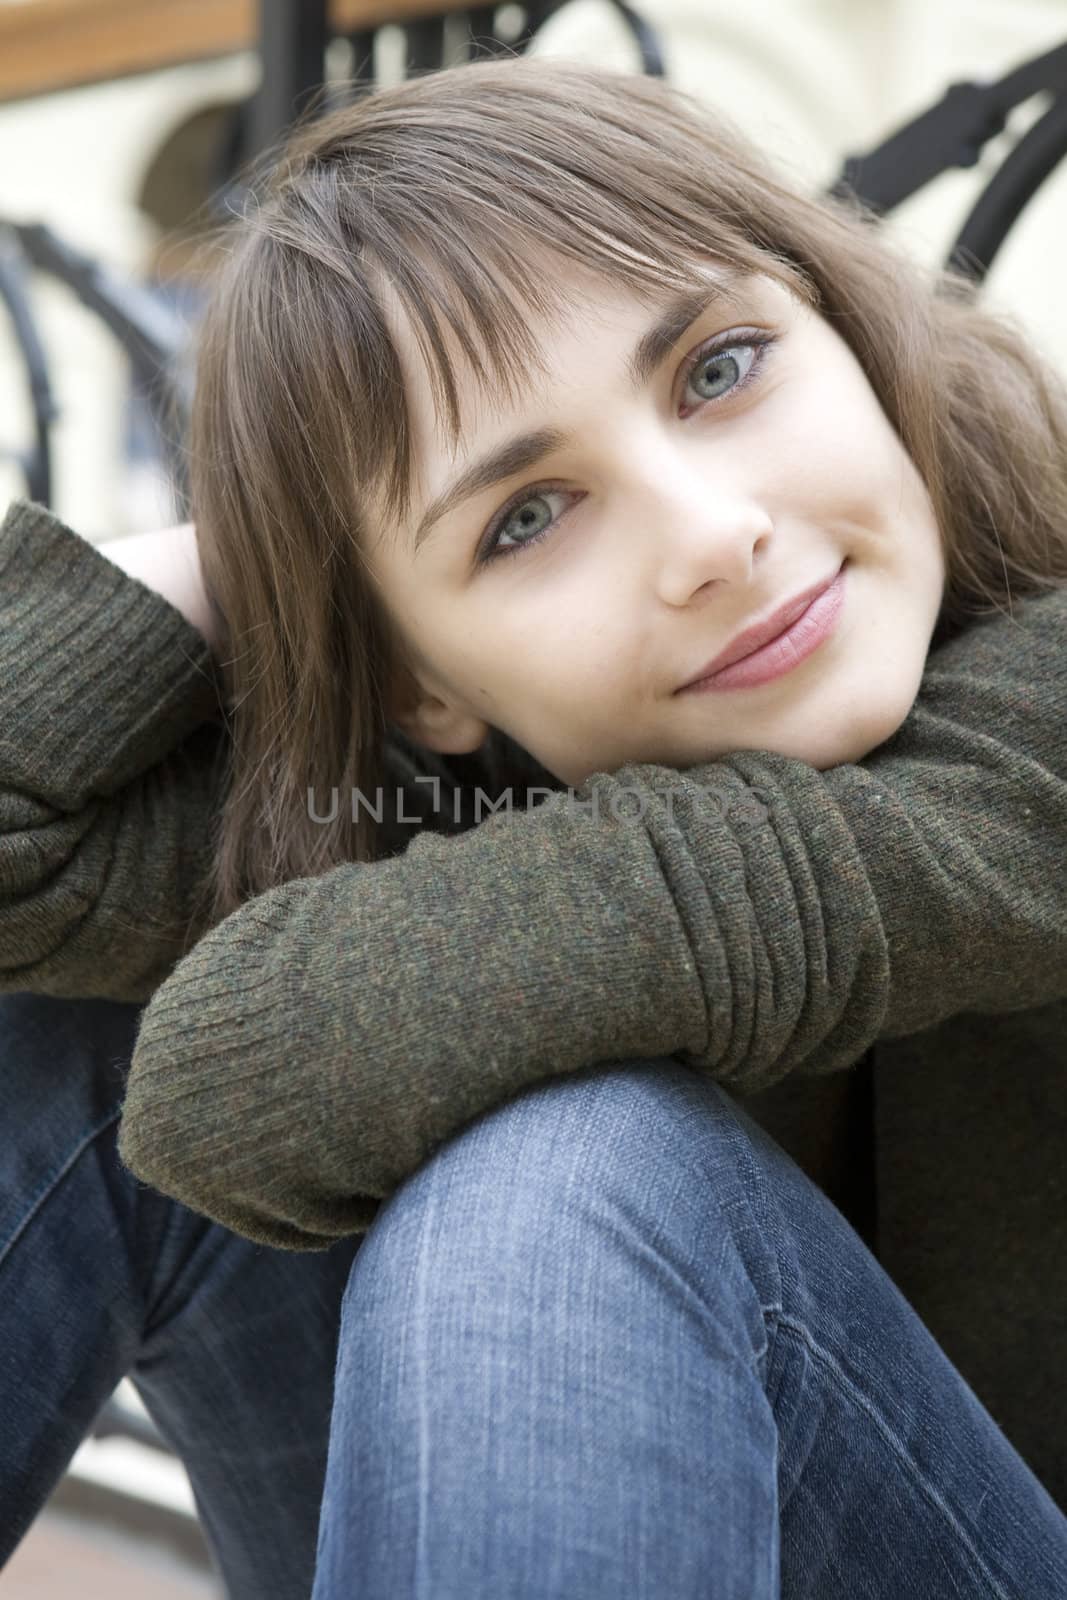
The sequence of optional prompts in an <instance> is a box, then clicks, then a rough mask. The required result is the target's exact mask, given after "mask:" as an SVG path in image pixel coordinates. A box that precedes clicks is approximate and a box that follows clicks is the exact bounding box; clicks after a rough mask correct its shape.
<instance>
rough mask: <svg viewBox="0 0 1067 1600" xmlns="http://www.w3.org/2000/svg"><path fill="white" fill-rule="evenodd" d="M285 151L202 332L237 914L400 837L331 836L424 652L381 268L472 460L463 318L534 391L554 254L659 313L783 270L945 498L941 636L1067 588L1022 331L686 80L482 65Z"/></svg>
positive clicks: (1052, 443)
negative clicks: (454, 358) (395, 620)
mask: <svg viewBox="0 0 1067 1600" xmlns="http://www.w3.org/2000/svg"><path fill="white" fill-rule="evenodd" d="M270 159H271V164H270V166H269V168H265V175H264V176H262V177H261V180H259V181H256V180H253V181H252V183H251V186H250V193H251V194H252V196H253V199H252V202H251V203H250V204H249V205H248V206H247V207H246V209H245V212H244V215H243V216H242V217H241V218H240V219H239V220H238V221H236V223H234V224H232V225H231V227H230V230H229V234H228V237H227V238H226V240H225V247H224V259H223V262H222V265H221V267H220V268H219V271H218V275H217V279H216V281H215V283H214V285H213V288H212V294H211V299H210V303H209V305H208V308H207V310H206V312H205V315H204V317H203V319H202V322H201V325H200V329H199V337H198V342H197V381H196V389H195V399H194V408H193V415H192V427H191V433H190V441H189V448H190V482H191V513H192V516H193V519H194V520H195V523H196V527H197V538H198V542H199V548H200V552H201V561H202V566H203V571H204V576H205V581H206V584H207V587H208V590H209V593H210V594H211V595H212V598H213V600H214V602H215V604H216V606H217V608H218V610H219V612H220V614H221V617H222V618H223V619H224V622H225V626H226V630H227V648H226V649H225V651H224V655H225V657H226V660H225V661H224V663H223V674H224V678H225V688H226V703H227V709H226V718H227V721H228V724H229V731H230V735H231V740H230V751H229V757H228V760H229V767H228V775H227V789H226V798H225V805H224V810H223V814H222V816H221V818H220V822H219V830H218V835H217V852H216V860H215V864H214V869H213V878H212V882H211V885H210V889H211V895H212V900H213V911H212V917H211V920H212V921H216V920H218V919H220V918H221V917H223V916H226V915H228V914H229V912H230V911H232V910H234V909H236V907H237V906H238V905H240V904H241V903H242V902H243V901H244V900H246V899H248V898H250V897H251V896H252V895H255V894H259V893H261V892H263V891H264V890H266V889H268V888H270V887H272V886H274V885H275V884H278V883H281V882H285V881H288V880H291V879H293V878H297V877H305V876H312V875H316V874H319V873H321V872H323V871H326V870H328V869H329V868H330V867H333V866H335V865H337V864H339V863H340V862H343V861H369V860H373V859H375V857H376V856H377V855H379V854H381V853H383V840H385V839H386V838H387V837H388V834H387V830H386V831H383V828H384V825H383V827H379V826H378V825H377V824H376V823H375V820H374V816H373V814H372V813H371V811H369V810H368V809H367V808H365V807H363V806H360V807H359V808H358V814H357V816H356V817H355V819H354V820H353V817H352V815H351V809H350V808H349V807H348V806H347V805H342V806H341V807H340V808H339V810H338V814H337V816H336V817H335V819H334V820H333V821H331V822H329V823H325V822H323V821H322V820H321V818H313V817H312V815H311V814H310V812H311V807H310V806H309V803H308V802H309V791H313V792H314V793H315V795H316V796H317V797H320V799H319V804H320V805H321V797H322V796H324V795H327V794H329V793H330V791H331V790H332V789H333V788H334V787H335V786H336V787H338V788H339V791H340V794H341V795H342V796H347V795H349V794H351V793H353V792H355V791H359V792H360V793H362V794H364V795H375V794H378V793H380V792H381V791H382V789H383V788H384V789H385V790H386V792H388V781H387V780H388V778H389V775H390V769H389V765H388V759H387V748H388V746H387V739H386V735H387V732H388V733H389V737H390V739H392V738H393V737H394V736H395V732H396V730H393V729H391V728H390V727H389V724H388V721H387V715H386V701H385V691H386V687H387V684H388V682H389V681H390V677H391V674H392V673H393V672H394V670H396V669H398V668H402V658H401V654H400V651H399V648H398V643H397V639H396V637H395V635H394V631H393V629H392V628H391V626H390V620H389V618H388V616H387V615H386V613H385V610H384V608H383V606H382V604H381V603H380V600H379V598H378V595H377V593H376V591H375V588H374V586H373V585H372V582H371V580H370V575H369V573H368V571H367V570H366V568H365V566H364V562H363V559H362V556H361V536H362V535H363V533H364V530H365V529H366V528H367V527H368V525H369V517H370V512H369V505H370V503H371V501H372V499H373V500H376V501H377V503H378V504H379V505H381V504H383V503H384V504H385V505H386V506H387V508H388V515H389V516H394V515H395V516H397V517H402V516H404V515H405V514H406V512H407V510H408V507H409V487H410V484H411V478H412V460H411V442H410V441H411V435H410V427H409V419H408V412H407V402H406V398H405V393H404V385H403V382H402V377H401V366H400V362H399V359H398V354H397V351H396V349H395V348H394V344H393V340H392V338H391V336H390V332H389V328H388V325H387V321H386V317H385V315H384V312H383V306H382V304H381V299H380V296H379V295H378V294H376V292H375V280H376V276H377V275H384V277H385V278H386V279H387V280H388V282H389V283H390V285H391V287H392V289H393V290H394V291H395V292H396V293H397V294H398V296H399V299H400V301H401V303H402V304H403V307H404V310H405V312H406V313H407V316H408V317H409V319H410V323H411V326H412V328H413V331H414V333H415V336H416V338H417V340H418V343H419V347H420V350H421V352H422V355H423V358H424V360H425V361H426V364H427V368H428V371H429V373H430V377H431V382H432V384H433V391H434V400H435V406H436V410H437V414H438V416H439V417H440V418H441V419H442V423H443V425H444V426H445V427H446V428H447V429H450V430H451V432H452V438H453V441H454V440H455V438H456V436H457V430H458V426H459V422H458V416H457V409H458V408H457V399H456V383H455V371H454V368H453V366H452V364H451V362H450V359H449V355H448V351H447V348H446V345H445V343H444V341H443V340H442V333H441V328H442V324H441V322H440V320H439V319H443V321H444V323H445V324H447V325H448V326H449V327H450V328H451V329H452V330H453V333H454V335H455V336H456V338H457V339H458V341H459V344H460V347H461V349H462V350H463V352H464V355H465V357H466V359H467V360H468V361H469V363H470V366H471V369H472V371H473V373H474V376H475V378H476V380H477V381H478V382H480V383H482V384H483V385H484V386H485V387H486V390H487V392H488V393H494V392H496V393H499V392H501V391H504V392H507V393H508V394H509V395H510V394H512V393H514V392H515V387H516V386H517V385H519V384H521V382H522V380H523V375H524V373H528V370H529V367H530V364H531V363H536V362H537V360H538V352H537V349H536V345H535V342H534V339H533V335H532V334H531V332H530V328H529V326H528V323H527V320H526V316H527V314H528V313H530V312H532V313H534V315H535V316H536V317H538V318H545V319H548V318H551V316H552V314H553V312H554V311H556V310H558V309H561V308H562V307H561V298H562V291H561V290H560V289H557V288H555V287H554V281H555V280H554V277H553V275H552V274H538V273H535V272H531V271H530V270H529V252H530V249H531V247H532V246H533V245H534V244H536V247H537V249H538V250H539V251H543V250H547V251H549V252H550V253H551V252H555V253H557V254H558V256H559V257H561V258H563V259H564V260H565V261H570V262H574V263H578V264H579V265H580V266H582V267H584V268H586V269H589V270H591V271H592V272H593V273H594V274H596V275H598V276H600V277H601V278H602V280H603V281H604V282H605V283H608V284H610V285H612V286H620V287H624V288H629V289H630V290H632V291H636V292H638V293H641V294H653V295H659V294H662V293H663V292H664V291H665V290H667V289H672V288H675V287H679V288H682V287H688V286H689V285H691V284H694V283H695V282H697V281H706V275H707V270H708V267H709V265H715V266H718V267H724V268H725V269H726V270H727V272H730V271H735V272H740V273H745V272H762V273H766V274H768V275H769V276H771V277H772V278H774V279H776V280H777V281H778V282H780V283H781V284H782V285H783V286H785V287H786V288H788V289H790V290H792V291H793V292H794V293H795V294H798V295H799V296H801V297H802V298H803V299H804V301H805V302H806V303H808V304H809V305H811V306H812V307H813V308H814V309H816V310H817V311H818V312H819V313H820V314H821V315H822V316H823V317H825V318H827V319H828V320H829V321H830V323H831V324H832V325H833V326H834V327H835V328H836V330H837V331H838V333H839V334H840V335H841V336H842V338H843V339H844V340H845V341H846V343H847V344H848V345H849V347H850V348H851V350H852V351H853V353H854V354H855V356H856V358H857V359H858V361H859V363H860V365H861V366H862V368H863V370H864V372H865V373H866V375H867V378H868V380H869V382H870V383H871V385H872V388H873V390H874V393H875V394H876V396H877V398H878V400H879V402H880V403H881V405H882V408H883V410H884V411H885V413H886V416H887V417H888V419H889V421H890V422H891V424H892V425H893V427H894V428H895V429H896V431H897V433H898V435H899V436H900V438H901V440H902V442H903V444H904V446H905V448H906V449H907V450H908V452H909V454H910V455H911V457H912V459H913V460H914V462H915V464H916V466H917V468H918V470H919V472H920V474H921V476H922V478H923V480H924V482H925V484H926V487H927V490H928V492H929V494H930V496H931V499H932V502H933V507H934V511H935V514H936V517H937V521H938V525H939V527H940V530H941V533H942V537H943V540H944V548H945V556H946V570H947V582H946V588H945V597H944V605H943V608H942V613H941V617H940V618H939V623H938V629H939V635H940V636H944V635H946V634H947V632H949V631H953V630H955V629H957V628H959V627H961V626H963V625H964V624H965V623H966V621H967V620H968V619H970V618H975V617H979V616H982V615H986V614H988V613H990V612H992V611H1000V610H1003V609H1004V607H1005V605H1006V606H1007V607H1008V609H1009V613H1010V606H1011V602H1012V600H1013V598H1019V597H1022V596H1024V595H1028V594H1035V593H1039V592H1041V591H1042V590H1047V589H1049V588H1051V587H1054V586H1058V585H1062V584H1064V583H1067V535H1065V531H1064V530H1065V529H1067V395H1065V393H1064V390H1063V388H1062V387H1061V385H1060V382H1059V379H1058V378H1057V377H1056V375H1055V374H1053V373H1052V371H1051V370H1050V369H1049V368H1047V367H1046V366H1045V365H1044V364H1043V363H1042V361H1041V360H1040V359H1039V357H1038V356H1037V354H1036V353H1035V352H1034V351H1033V350H1032V349H1031V347H1030V346H1029V345H1028V344H1027V342H1026V339H1025V337H1024V335H1023V334H1022V333H1021V332H1020V330H1019V329H1018V328H1017V327H1016V326H1015V325H1014V324H1013V323H1012V322H1011V321H1010V319H1008V318H1006V317H1004V316H996V315H994V314H992V313H991V312H990V311H988V310H985V309H983V308H982V307H981V306H979V305H978V304H977V303H976V300H975V291H974V289H973V287H972V286H971V285H969V284H967V283H965V282H963V281H962V280H960V279H956V278H952V277H948V276H945V275H942V274H939V273H933V272H930V271H929V270H927V269H924V268H920V267H919V266H918V265H917V264H915V263H913V262H912V261H910V260H909V259H907V258H906V257H905V256H904V255H903V253H902V252H901V251H900V250H899V248H894V247H892V246H891V244H890V243H889V242H888V241H887V239H886V237H885V236H884V234H883V232H882V231H881V230H880V228H879V225H878V223H877V222H876V221H875V219H873V218H872V217H871V216H869V215H867V214H866V213H865V212H864V211H863V209H862V207H860V206H859V205H858V204H856V203H851V204H844V203H838V202H834V203H831V202H829V201H827V200H824V199H819V198H811V197H808V196H805V195H803V194H800V193H798V192H796V191H795V190H794V189H793V188H792V187H790V186H789V184H788V183H787V182H785V181H783V179H782V178H781V177H780V176H779V175H778V174H777V173H776V172H775V171H774V170H772V169H771V168H770V167H769V166H768V165H767V164H766V163H765V162H764V160H763V159H762V157H761V156H760V155H759V153H758V151H757V150H756V149H755V148H754V146H753V145H752V144H751V143H750V142H749V141H748V140H747V139H745V138H744V137H743V136H742V135H741V134H739V133H738V132H737V131H736V130H735V129H734V128H733V127H731V126H730V125H729V124H728V123H726V122H725V121H724V120H723V119H722V118H721V117H720V116H718V115H717V114H715V113H714V112H713V111H711V110H710V109H709V108H708V107H707V106H705V105H703V104H701V103H699V102H698V101H696V100H695V99H693V98H692V97H690V96H688V95H686V94H683V93H682V92H681V91H680V90H678V89H677V88H674V87H672V86H670V85H668V84H666V83H665V82H663V81H662V80H661V79H656V78H651V77H644V76H639V75H632V76H627V75H622V74H618V73H607V72H601V71H598V70H596V69H593V68H589V67H585V66H582V65H579V64H577V63H570V62H561V61H558V60H555V61H547V60H544V59H538V58H525V57H506V58H503V59H500V58H497V59H487V60H483V61H475V62H473V63H470V64H466V65H463V66H457V67H453V68H449V69H446V70H443V71H439V72H431V73H427V74H424V75H422V76H420V77H416V78H413V79H410V80H408V81H406V82H404V83H402V84H400V85H398V86H396V87H394V88H389V89H383V90H373V89H369V88H368V89H363V90H359V91H357V94H356V98H355V99H354V100H353V101H352V103H350V104H348V105H345V106H344V107H343V108H342V109H339V110H334V111H331V112H329V113H328V114H326V115H325V116H322V115H316V116H314V118H313V119H312V120H310V121H306V122H305V124H304V125H302V126H300V127H298V129H297V130H296V132H295V133H294V134H293V135H292V137H291V138H290V140H289V141H288V143H287V144H286V146H285V147H284V149H283V150H282V152H281V154H280V155H278V154H277V153H276V152H275V153H273V154H272V156H271V158H270ZM560 276H561V277H562V275H560ZM475 335H477V337H475ZM936 642H937V636H935V643H936ZM494 737H495V735H494ZM501 739H502V740H503V744H504V745H507V744H508V741H506V740H504V739H503V736H501ZM490 743H492V740H491V741H490ZM520 755H521V752H520ZM533 765H534V767H536V764H533ZM536 770H537V771H541V770H543V769H536Z"/></svg>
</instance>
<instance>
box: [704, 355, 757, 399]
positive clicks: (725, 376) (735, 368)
mask: <svg viewBox="0 0 1067 1600" xmlns="http://www.w3.org/2000/svg"><path fill="white" fill-rule="evenodd" d="M757 359H758V356H757V349H756V346H755V345H754V344H731V345H728V346H727V347H726V349H725V350H712V351H705V352H704V354H703V355H699V356H698V357H697V359H696V361H695V362H694V363H693V365H692V367H690V369H689V374H688V379H687V387H688V384H692V385H693V387H694V389H696V390H697V392H698V393H699V394H700V398H701V400H718V398H719V396H720V395H723V394H727V393H729V391H730V390H731V389H736V388H737V386H738V385H739V384H741V383H744V381H745V379H746V378H747V377H748V375H749V373H750V372H751V371H752V368H753V365H754V364H755V362H756V360H757ZM700 386H702V388H703V392H701V389H700Z"/></svg>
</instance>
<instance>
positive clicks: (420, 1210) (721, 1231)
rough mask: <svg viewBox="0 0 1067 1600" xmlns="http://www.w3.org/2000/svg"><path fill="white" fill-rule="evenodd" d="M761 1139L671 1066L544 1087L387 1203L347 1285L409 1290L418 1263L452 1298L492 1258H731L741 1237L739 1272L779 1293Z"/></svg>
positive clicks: (662, 1062) (601, 1072) (497, 1112)
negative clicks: (377, 1280) (374, 1283)
mask: <svg viewBox="0 0 1067 1600" xmlns="http://www.w3.org/2000/svg"><path fill="white" fill-rule="evenodd" d="M755 1131H756V1135H757V1143H755V1144H754V1143H753V1141H752V1139H751V1137H750V1132H749V1131H748V1130H747V1129H746V1127H745V1126H744V1125H743V1124H742V1122H741V1121H740V1120H739V1119H738V1117H737V1115H736V1110H735V1107H734V1105H733V1102H732V1101H731V1099H730V1097H729V1095H728V1094H727V1093H726V1092H725V1091H724V1090H723V1089H721V1088H720V1087H719V1086H718V1085H717V1084H715V1083H714V1082H713V1081H711V1080H710V1079H708V1078H706V1077H702V1076H701V1075H699V1074H697V1073H696V1072H694V1071H692V1070H691V1069H689V1068H687V1067H683V1066H681V1065H680V1064H679V1063H678V1062H676V1061H674V1060H672V1059H670V1058H667V1057H664V1058H657V1059H648V1060H640V1061H622V1062H618V1061H608V1062H600V1063H595V1064H593V1065H591V1066H589V1067H585V1068H582V1069H581V1070H579V1071H577V1072H574V1073H568V1074H566V1075H559V1076H555V1077H551V1078H546V1079H544V1080H543V1081H542V1082H540V1083H537V1084H534V1085H533V1086H532V1087H531V1088H529V1089H527V1090H525V1091H524V1092H523V1093H522V1094H520V1095H517V1096H515V1097H514V1098H513V1099H511V1100H509V1101H507V1102H505V1103H504V1104H502V1105H499V1106H496V1107H494V1108H492V1109H491V1110H489V1111H487V1112H484V1113H483V1114H482V1115H481V1116H479V1117H477V1118H476V1119H475V1120H474V1121H472V1122H471V1123H469V1124H468V1125H467V1126H466V1127H465V1128H463V1129H462V1130H461V1131H460V1132H458V1133H457V1134H455V1135H454V1136H453V1137H452V1138H451V1139H449V1140H447V1141H446V1142H445V1143H444V1144H443V1145H441V1146H440V1147H439V1149H438V1150H436V1151H435V1152H434V1153H433V1154H432V1155H431V1156H430V1157H429V1158H427V1160H426V1161H424V1162H423V1163H422V1165H421V1166H420V1167H419V1168H418V1170H417V1171H416V1172H415V1173H413V1174H412V1176H411V1177H410V1178H409V1179H408V1180H407V1181H406V1182H405V1183H404V1184H402V1185H401V1187H400V1188H399V1189H398V1190H396V1191H395V1192H394V1194H393V1195H392V1196H390V1198H389V1200H388V1201H387V1202H386V1204H385V1205H384V1206H383V1207H382V1208H381V1210H380V1211H379V1213H378V1215H377V1216H376V1218H375V1220H374V1223H373V1225H372V1227H371V1229H370V1231H369V1233H368V1235H367V1237H366V1238H365V1240H364V1242H363V1247H362V1248H361V1250H360V1253H359V1256H358V1257H357V1259H356V1262H355V1265H354V1269H353V1279H358V1278H361V1277H362V1278H363V1279H364V1280H366V1279H367V1278H368V1277H369V1275H370V1274H372V1273H373V1274H376V1275H377V1274H384V1275H385V1277H386V1278H387V1279H389V1278H392V1279H393V1280H394V1284H393V1287H394V1290H395V1292H397V1293H410V1292H412V1288H413V1283H412V1273H413V1271H415V1270H416V1269H414V1268H413V1266H412V1263H413V1262H418V1263H419V1264H420V1265H419V1267H418V1269H417V1270H418V1273H419V1276H420V1280H421V1292H422V1293H425V1292H426V1291H427V1289H428V1287H430V1284H429V1280H432V1279H434V1278H438V1279H439V1280H440V1283H441V1286H442V1288H443V1290H444V1291H445V1292H452V1291H451V1288H450V1284H451V1283H452V1281H453V1280H454V1279H455V1278H456V1276H457V1274H460V1275H462V1274H463V1273H466V1272H468V1271H469V1272H470V1273H472V1274H476V1273H479V1272H481V1271H482V1270H484V1269H485V1268H486V1267H487V1266H488V1264H490V1263H491V1269H492V1271H493V1272H495V1273H500V1272H506V1271H508V1270H509V1263H510V1264H513V1265H514V1267H515V1269H516V1270H517V1271H518V1272H520V1273H521V1272H526V1271H528V1268H529V1263H530V1260H531V1255H532V1253H537V1254H538V1255H539V1257H540V1258H542V1259H543V1258H544V1257H545V1255H546V1254H548V1253H552V1252H556V1253H558V1254H559V1255H560V1256H561V1258H565V1259H571V1260H573V1259H574V1258H575V1256H580V1254H581V1253H582V1251H583V1250H585V1249H599V1248H600V1247H601V1245H603V1243H604V1242H605V1240H608V1241H611V1240H614V1241H615V1243H616V1244H617V1246H618V1247H619V1248H620V1249H625V1248H627V1247H628V1246H627V1243H626V1241H627V1240H628V1241H629V1245H630V1246H631V1247H632V1245H633V1242H634V1240H635V1239H637V1238H639V1239H643V1240H646V1241H647V1240H648V1239H649V1238H656V1239H657V1240H659V1241H660V1242H661V1243H662V1246H663V1248H664V1249H668V1250H669V1251H670V1252H671V1253H676V1254H678V1255H679V1257H680V1256H682V1255H685V1254H688V1253H689V1252H690V1251H692V1252H693V1253H695V1254H699V1255H701V1256H702V1257H703V1258H704V1259H705V1260H706V1259H709V1258H710V1259H722V1258H724V1257H725V1256H727V1255H728V1256H730V1257H731V1258H732V1259H733V1260H734V1261H735V1262H736V1261H737V1256H738V1238H739V1237H740V1239H741V1253H742V1255H743V1256H744V1258H745V1259H744V1262H743V1265H744V1267H745V1268H746V1269H747V1270H748V1271H749V1274H750V1275H752V1274H754V1275H755V1277H756V1278H757V1279H758V1280H759V1282H760V1283H761V1284H762V1285H763V1287H764V1289H765V1291H766V1293H767V1294H768V1295H769V1296H771V1297H772V1298H773V1296H774V1293H775V1285H776V1279H777V1273H776V1268H775V1266H774V1262H773V1251H772V1250H771V1249H770V1248H769V1246H768V1242H767V1240H766V1239H765V1238H764V1237H763V1236H762V1234H761V1229H760V1227H759V1226H758V1224H756V1223H754V1221H753V1217H754V1215H755V1213H756V1212H760V1213H765V1209H766V1208H765V1205H764V1203H763V1202H762V1201H760V1200H759V1198H758V1196H757V1194H756V1191H757V1190H759V1189H760V1188H761V1187H763V1186H764V1185H765V1181H766V1179H765V1175H764V1174H763V1173H761V1171H760V1167H761V1163H762V1162H764V1161H765V1159H766V1153H765V1152H764V1151H763V1149H762V1141H760V1139H759V1132H758V1130H755ZM766 1143H767V1145H768V1148H769V1149H770V1151H771V1153H772V1158H773V1156H774V1155H781V1158H782V1159H783V1160H785V1159H786V1158H785V1157H784V1155H782V1153H781V1152H778V1151H777V1147H773V1146H770V1142H769V1141H766ZM461 1257H462V1258H463V1259H462V1262H461V1261H460V1258H461ZM349 1289H350V1292H351V1294H353V1295H355V1294H358V1293H359V1292H360V1289H359V1288H358V1287H357V1285H356V1284H355V1283H354V1282H353V1281H352V1280H350V1285H349ZM378 1289H379V1290H382V1291H383V1292H389V1291H388V1290H385V1289H384V1286H383V1285H382V1284H379V1285H378Z"/></svg>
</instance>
